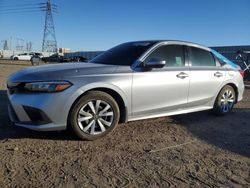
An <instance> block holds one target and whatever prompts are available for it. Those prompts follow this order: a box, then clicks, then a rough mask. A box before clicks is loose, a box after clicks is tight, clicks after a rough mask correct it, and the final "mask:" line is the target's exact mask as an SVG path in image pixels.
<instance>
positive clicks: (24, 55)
mask: <svg viewBox="0 0 250 188" xmlns="http://www.w3.org/2000/svg"><path fill="white" fill-rule="evenodd" d="M33 56H37V57H39V58H42V57H43V54H42V53H37V52H27V53H22V54H18V55H12V56H10V59H11V60H15V61H17V60H26V61H30V60H31V58H32V57H33Z"/></svg>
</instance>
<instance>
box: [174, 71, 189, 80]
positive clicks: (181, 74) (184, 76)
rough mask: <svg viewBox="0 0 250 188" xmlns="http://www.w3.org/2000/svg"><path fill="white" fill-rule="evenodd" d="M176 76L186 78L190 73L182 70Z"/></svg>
mask: <svg viewBox="0 0 250 188" xmlns="http://www.w3.org/2000/svg"><path fill="white" fill-rule="evenodd" d="M176 77H177V78H181V79H184V78H186V77H188V74H186V73H185V72H181V73H179V74H177V75H176Z"/></svg>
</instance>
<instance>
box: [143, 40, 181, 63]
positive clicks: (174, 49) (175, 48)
mask: <svg viewBox="0 0 250 188" xmlns="http://www.w3.org/2000/svg"><path fill="white" fill-rule="evenodd" d="M154 58H157V59H162V60H165V61H166V66H167V67H180V66H185V60H184V53H183V46H181V45H166V46H161V47H159V48H157V49H156V50H155V51H153V52H152V53H151V54H150V55H149V56H148V57H147V58H146V60H145V62H144V63H145V64H147V62H149V61H150V60H151V59H154Z"/></svg>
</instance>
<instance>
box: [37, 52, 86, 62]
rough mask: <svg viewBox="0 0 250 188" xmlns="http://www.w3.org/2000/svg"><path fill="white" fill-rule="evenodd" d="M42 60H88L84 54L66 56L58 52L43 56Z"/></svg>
mask: <svg viewBox="0 0 250 188" xmlns="http://www.w3.org/2000/svg"><path fill="white" fill-rule="evenodd" d="M41 59H42V61H44V62H45V63H47V62H58V63H62V62H87V58H85V57H83V56H69V57H64V56H62V55H59V54H58V53H55V54H53V55H51V56H49V57H42V58H41Z"/></svg>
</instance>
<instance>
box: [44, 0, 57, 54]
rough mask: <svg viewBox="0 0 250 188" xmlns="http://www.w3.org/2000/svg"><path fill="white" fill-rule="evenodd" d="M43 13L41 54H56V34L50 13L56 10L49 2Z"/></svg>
mask: <svg viewBox="0 0 250 188" xmlns="http://www.w3.org/2000/svg"><path fill="white" fill-rule="evenodd" d="M44 8H45V11H46V18H45V26H44V34H43V45H42V51H43V52H57V42H56V34H55V27H54V22H53V16H52V12H53V10H55V9H56V5H54V4H53V5H52V4H51V2H50V0H48V1H47V4H46V7H44Z"/></svg>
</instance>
